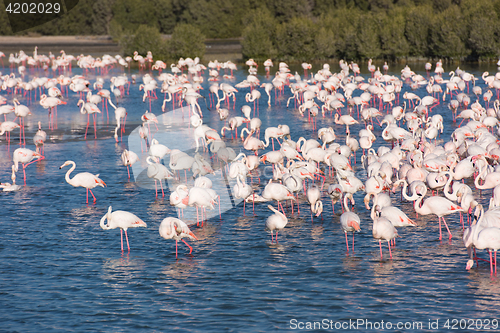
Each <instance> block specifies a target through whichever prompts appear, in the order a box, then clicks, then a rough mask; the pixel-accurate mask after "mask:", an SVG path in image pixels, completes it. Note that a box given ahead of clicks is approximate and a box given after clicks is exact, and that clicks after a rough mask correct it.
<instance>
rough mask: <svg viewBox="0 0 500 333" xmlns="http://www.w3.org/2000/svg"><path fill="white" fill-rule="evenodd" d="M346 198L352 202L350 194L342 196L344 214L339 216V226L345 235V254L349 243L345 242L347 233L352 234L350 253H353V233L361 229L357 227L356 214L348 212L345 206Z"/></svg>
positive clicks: (357, 218)
mask: <svg viewBox="0 0 500 333" xmlns="http://www.w3.org/2000/svg"><path fill="white" fill-rule="evenodd" d="M348 198H350V199H351V201H352V200H353V199H352V194H351V193H346V194H344V209H345V212H344V213H343V214H342V215H341V216H340V224H341V226H342V230H343V231H344V233H345V244H346V246H347V252H349V242H348V241H347V233H348V232H352V252H353V253H354V232H355V231H358V232H359V231H360V230H361V228H360V227H359V225H360V223H361V220H360V218H359V216H358V214H356V213H353V212H351V211H350V210H349V205H348V204H347V199H348Z"/></svg>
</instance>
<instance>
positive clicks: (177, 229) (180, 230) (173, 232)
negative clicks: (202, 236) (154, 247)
mask: <svg viewBox="0 0 500 333" xmlns="http://www.w3.org/2000/svg"><path fill="white" fill-rule="evenodd" d="M160 236H161V237H163V238H165V239H173V240H175V257H176V258H177V241H179V240H182V241H183V242H184V244H186V245H187V247H189V254H191V253H192V252H193V248H192V247H191V246H189V244H188V243H186V241H185V240H184V239H183V238H185V237H188V238H189V239H191V240H198V238H196V236H195V235H194V234H193V233H192V232H191V230H189V227H188V225H187V224H186V223H185V222H184V221H182V220H179V219H178V218H175V217H167V218H165V219H164V220H163V221H161V224H160Z"/></svg>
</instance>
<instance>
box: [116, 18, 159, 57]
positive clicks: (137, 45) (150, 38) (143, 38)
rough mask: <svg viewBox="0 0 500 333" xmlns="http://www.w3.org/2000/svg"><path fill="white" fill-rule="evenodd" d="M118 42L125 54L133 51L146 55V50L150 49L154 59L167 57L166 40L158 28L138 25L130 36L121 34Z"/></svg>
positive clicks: (129, 54) (128, 54) (130, 53)
mask: <svg viewBox="0 0 500 333" xmlns="http://www.w3.org/2000/svg"><path fill="white" fill-rule="evenodd" d="M120 44H121V45H122V47H123V52H124V53H125V55H127V56H131V55H133V54H134V52H135V51H137V52H138V53H139V54H140V55H142V56H146V54H147V53H148V51H151V52H152V53H153V57H154V58H155V59H165V58H167V57H168V54H167V52H166V42H165V41H164V40H163V38H162V36H161V34H160V32H159V31H158V29H157V28H153V27H148V26H146V25H140V26H139V27H138V28H137V30H136V31H135V32H134V34H133V35H131V36H123V37H122V38H121V42H120Z"/></svg>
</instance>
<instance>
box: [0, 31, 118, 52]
mask: <svg viewBox="0 0 500 333" xmlns="http://www.w3.org/2000/svg"><path fill="white" fill-rule="evenodd" d="M35 46H38V53H48V52H52V53H54V54H56V53H59V52H60V51H61V50H64V51H65V52H66V53H71V54H80V53H85V54H92V55H102V54H104V53H113V54H116V53H120V47H119V46H118V44H117V43H115V42H113V40H112V39H111V38H110V37H109V36H42V37H24V36H23V37H18V36H0V51H1V52H3V53H5V54H6V55H7V56H8V54H9V53H16V52H19V50H23V51H24V52H26V53H29V54H31V53H32V52H33V51H34V49H35Z"/></svg>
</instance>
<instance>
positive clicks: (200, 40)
mask: <svg viewBox="0 0 500 333" xmlns="http://www.w3.org/2000/svg"><path fill="white" fill-rule="evenodd" d="M205 49H206V46H205V36H204V35H203V34H202V33H201V31H200V29H198V28H196V27H195V26H193V25H191V24H185V23H181V24H178V25H177V26H176V27H175V28H174V32H173V33H172V38H171V39H170V40H169V41H168V50H169V55H170V57H171V58H172V59H179V58H181V57H183V58H187V57H190V58H195V57H200V58H202V57H203V56H204V55H205Z"/></svg>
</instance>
